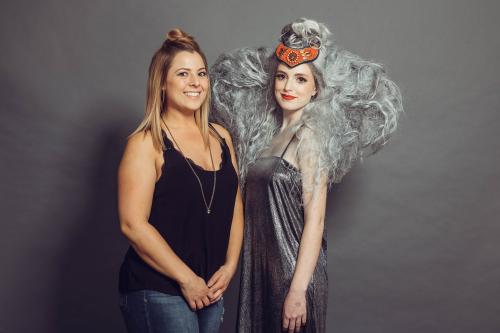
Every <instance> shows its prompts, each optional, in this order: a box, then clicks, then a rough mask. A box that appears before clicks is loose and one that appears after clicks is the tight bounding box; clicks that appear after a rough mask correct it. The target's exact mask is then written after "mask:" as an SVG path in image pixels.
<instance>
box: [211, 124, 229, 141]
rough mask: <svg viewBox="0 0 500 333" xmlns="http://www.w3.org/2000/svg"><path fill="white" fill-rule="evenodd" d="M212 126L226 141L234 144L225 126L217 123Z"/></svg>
mask: <svg viewBox="0 0 500 333" xmlns="http://www.w3.org/2000/svg"><path fill="white" fill-rule="evenodd" d="M210 125H212V127H213V128H214V129H215V131H217V133H218V134H219V135H220V136H221V137H222V138H223V139H224V140H226V141H227V142H228V143H229V142H232V140H231V134H229V131H228V130H227V129H225V128H224V127H223V126H221V125H219V124H217V123H210Z"/></svg>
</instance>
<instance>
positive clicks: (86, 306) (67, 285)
mask: <svg viewBox="0 0 500 333" xmlns="http://www.w3.org/2000/svg"><path fill="white" fill-rule="evenodd" d="M106 104H108V105H106ZM106 104H103V105H102V106H101V107H99V108H98V111H102V112H98V113H97V114H105V115H106V114H107V115H114V116H116V119H114V120H110V119H107V121H106V123H107V125H106V126H102V124H101V126H99V133H98V135H97V137H95V138H94V140H93V141H92V142H93V143H94V145H93V146H92V147H89V148H88V149H89V151H87V153H88V154H87V157H86V158H88V159H90V161H87V162H88V164H87V165H88V166H89V167H88V168H87V170H83V171H84V173H82V174H81V175H80V176H81V177H83V178H84V182H86V183H87V187H86V188H87V189H88V190H87V191H85V192H84V194H79V193H74V194H72V195H81V197H80V200H81V204H80V205H79V206H78V207H80V211H79V212H77V214H75V217H74V221H71V222H72V224H73V225H74V228H73V233H72V234H71V235H70V236H68V237H67V238H66V244H65V245H64V246H62V247H61V248H62V252H61V254H60V255H61V256H60V262H59V267H60V272H59V276H58V277H57V282H56V285H55V288H56V290H55V293H54V297H55V298H54V300H53V302H54V303H56V306H55V308H56V312H57V314H56V316H57V321H56V323H55V327H54V328H55V330H54V332H57V333H63V332H74V333H79V332H82V333H83V332H125V327H124V325H123V323H122V319H121V315H120V312H119V307H118V297H117V295H118V271H119V267H120V263H121V260H122V259H123V255H124V253H125V251H126V247H127V242H126V240H125V238H123V237H122V236H121V234H120V231H119V223H118V214H117V195H116V193H117V168H118V165H119V162H120V159H121V155H122V152H123V148H124V146H125V143H126V138H127V135H128V134H129V133H130V131H131V129H133V128H134V126H135V124H134V121H135V120H130V119H125V120H124V119H120V118H121V117H122V116H121V115H123V114H129V115H130V114H133V112H128V113H127V112H124V110H126V109H127V108H124V107H123V105H113V103H106ZM94 111H95V110H94ZM92 113H94V114H96V113H95V112H92ZM90 135H92V133H90ZM77 149H78V148H77ZM61 204H62V206H61V207H60V209H61V210H64V209H65V207H64V203H61Z"/></svg>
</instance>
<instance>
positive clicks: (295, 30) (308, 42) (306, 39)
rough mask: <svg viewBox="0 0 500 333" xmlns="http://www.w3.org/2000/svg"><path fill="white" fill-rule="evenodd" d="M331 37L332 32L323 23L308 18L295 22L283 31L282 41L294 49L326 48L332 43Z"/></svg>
mask: <svg viewBox="0 0 500 333" xmlns="http://www.w3.org/2000/svg"><path fill="white" fill-rule="evenodd" d="M330 36H331V33H330V31H329V30H328V28H327V27H326V26H325V25H324V24H323V23H319V22H317V21H314V20H311V19H307V18H300V19H298V20H295V21H294V22H292V23H290V24H287V25H286V26H285V27H283V29H282V30H281V41H282V42H283V43H284V44H285V45H286V46H288V47H292V48H304V47H309V46H313V45H314V46H317V45H320V46H326V45H329V44H330V43H331V41H330Z"/></svg>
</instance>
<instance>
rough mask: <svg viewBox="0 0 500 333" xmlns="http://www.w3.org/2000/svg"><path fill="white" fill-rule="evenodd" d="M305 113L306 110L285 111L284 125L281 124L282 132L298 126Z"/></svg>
mask: <svg viewBox="0 0 500 333" xmlns="http://www.w3.org/2000/svg"><path fill="white" fill-rule="evenodd" d="M303 112H304V108H302V109H300V110H293V111H286V110H283V123H282V124H281V131H284V130H287V129H289V128H291V127H292V126H294V125H296V124H297V123H298V122H299V121H300V118H301V117H302V113H303Z"/></svg>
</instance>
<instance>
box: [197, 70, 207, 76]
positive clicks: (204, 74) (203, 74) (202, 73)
mask: <svg viewBox="0 0 500 333" xmlns="http://www.w3.org/2000/svg"><path fill="white" fill-rule="evenodd" d="M198 75H199V76H201V77H205V76H207V72H205V71H203V72H199V73H198Z"/></svg>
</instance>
